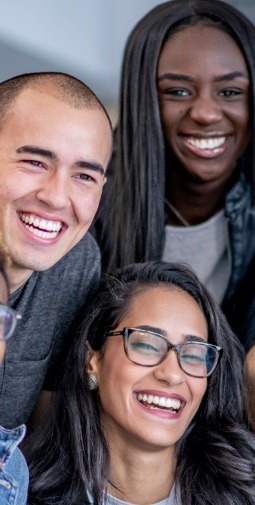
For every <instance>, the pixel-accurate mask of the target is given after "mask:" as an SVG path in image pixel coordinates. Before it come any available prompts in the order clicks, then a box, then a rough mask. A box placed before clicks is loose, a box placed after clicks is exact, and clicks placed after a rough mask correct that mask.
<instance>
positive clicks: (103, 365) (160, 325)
mask: <svg viewBox="0 0 255 505" xmlns="http://www.w3.org/2000/svg"><path fill="white" fill-rule="evenodd" d="M142 325H147V326H148V325H149V326H151V327H152V328H154V329H155V328H157V331H162V332H163V333H164V335H165V336H166V337H167V338H169V340H170V342H171V343H173V344H177V343H181V342H182V341H183V340H184V339H185V337H186V338H187V336H188V335H193V336H197V337H200V338H201V339H203V341H207V338H208V335H207V326H206V321H205V318H204V315H203V313H202V312H201V310H200V308H199V307H198V305H197V304H196V302H195V301H194V300H193V298H192V297H191V296H190V295H188V294H187V293H185V292H183V291H180V290H175V289H169V288H166V287H154V288H147V289H146V290H145V291H143V292H142V293H140V294H138V295H136V297H135V298H134V299H133V300H132V302H131V305H130V308H129V310H128V313H127V314H126V316H125V317H124V318H123V320H122V321H121V322H120V324H119V325H118V326H117V328H116V330H118V329H120V330H121V329H122V328H123V327H124V326H131V327H139V326H142ZM88 371H89V372H90V373H93V374H94V375H96V377H97V379H98V383H99V396H100V403H101V409H102V413H101V419H102V424H103V427H104V431H105V435H106V439H107V443H108V445H109V447H110V453H111V460H112V467H111V482H113V483H114V485H115V486H116V487H117V488H118V489H121V490H122V491H123V492H122V493H120V494H118V493H117V491H116V489H115V490H114V494H116V493H117V496H118V497H119V498H121V499H123V500H126V501H130V502H133V503H135V502H136V503H143V502H144V503H146V502H147V503H154V501H158V500H160V499H163V498H166V496H168V494H169V491H170V489H171V487H172V484H173V472H174V464H175V444H176V442H177V441H178V440H179V439H180V437H181V436H182V435H183V434H184V433H185V431H186V429H187V427H188V426H189V424H190V422H191V420H192V419H193V417H194V415H195V414H196V412H197V410H198V408H199V405H200V403H201V400H202V398H203V395H204V393H205V391H206V387H207V379H206V378H204V379H198V378H194V377H189V376H188V375H186V374H185V373H184V372H183V371H182V370H181V369H180V367H179V365H178V361H177V357H176V354H175V352H174V351H171V352H170V353H169V355H168V356H167V358H166V359H165V361H163V362H162V363H161V364H159V365H157V366H155V367H151V368H149V367H143V366H139V365H136V364H134V363H132V362H131V361H129V360H128V358H127V357H126V355H125V353H124V348H123V340H122V337H121V336H114V337H109V338H108V339H107V342H106V346H105V349H104V352H103V355H102V354H101V353H100V352H96V351H92V350H90V362H89V368H88ZM149 391H150V392H153V393H152V394H153V395H159V396H165V397H170V398H182V400H183V402H184V404H185V406H184V407H183V409H182V411H181V413H180V415H178V416H176V418H175V415H174V414H172V413H169V411H168V412H167V411H166V410H163V409H156V410H155V409H146V408H145V407H144V406H143V405H142V404H141V403H140V402H139V401H138V400H137V398H136V396H135V393H138V392H142V393H146V392H147V393H148V392H149ZM144 458H145V460H144ZM143 461H144V462H143ZM138 468H140V470H138ZM145 469H146V470H145ZM152 472H153V473H152ZM151 475H154V476H155V478H154V479H153V482H152V479H151ZM131 477H132V478H131ZM129 482H132V487H131V488H129V484H128V483H129ZM155 482H156V486H155ZM111 492H112V490H111ZM123 493H124V495H123ZM123 496H124V497H123ZM138 497H139V500H138V501H137V499H138ZM149 497H150V500H151V501H148V499H149ZM152 497H153V501H152ZM134 500H136V501H135V502H134Z"/></svg>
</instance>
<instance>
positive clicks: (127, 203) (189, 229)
mask: <svg viewBox="0 0 255 505" xmlns="http://www.w3.org/2000/svg"><path fill="white" fill-rule="evenodd" d="M254 69H255V27H254V25H253V24H252V23H251V22H250V21H249V20H248V19H247V18H246V17H245V16H244V15H243V14H242V13H241V12H239V11H238V10H236V9H235V8H234V7H232V6H231V5H229V4H227V3H225V2H221V1H220V0H213V1H212V0H173V1H169V2H166V3H162V4H160V5H158V6H157V7H155V8H154V9H152V10H151V11H150V12H149V13H148V14H147V15H145V17H144V18H143V19H141V21H140V22H139V23H138V24H137V26H136V27H135V28H134V30H133V31H132V33H131V34H130V36H129V39H128V41H127V44H126V48H125V53H124V58H123V66H122V78H121V89H120V104H119V109H120V112H119V122H118V124H117V127H116V131H115V146H114V155H113V159H112V162H111V165H110V169H109V174H108V182H107V184H106V186H105V195H104V199H103V201H102V206H101V209H100V210H99V213H98V216H97V221H96V235H97V240H98V242H99V245H100V247H101V251H102V254H103V268H104V269H105V270H106V271H112V270H113V269H114V268H116V267H123V266H125V265H127V264H129V263H132V262H140V261H147V260H153V259H164V260H166V261H181V262H186V263H188V264H189V265H190V266H192V267H193V269H194V270H195V272H196V273H197V275H198V277H199V278H200V280H201V281H202V282H204V283H205V285H206V286H207V287H208V289H209V290H210V291H211V293H212V294H213V295H214V297H215V298H216V300H217V301H218V302H219V303H221V304H222V305H223V307H225V306H226V304H227V302H228V301H229V300H230V299H231V297H232V296H233V294H234V293H235V292H236V290H237V288H238V285H239V283H240V281H241V279H242V278H243V276H244V274H245V272H246V270H247V267H248V265H249V263H250V261H251V259H252V257H253V255H254V252H255V219H254V215H255V210H254V172H255V171H254V164H255V161H254V160H255V149H254V146H255V137H254V103H255V88H254V82H255V79H254V76H255V74H254V72H255V70H254Z"/></svg>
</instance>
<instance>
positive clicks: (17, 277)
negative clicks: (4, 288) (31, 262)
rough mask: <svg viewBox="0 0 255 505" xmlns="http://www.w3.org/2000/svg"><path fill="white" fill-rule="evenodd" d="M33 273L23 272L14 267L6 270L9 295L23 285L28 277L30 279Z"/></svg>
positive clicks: (30, 271) (29, 271)
mask: <svg viewBox="0 0 255 505" xmlns="http://www.w3.org/2000/svg"><path fill="white" fill-rule="evenodd" d="M32 273H33V271H32V270H24V269H20V268H18V267H15V265H11V267H9V268H7V269H6V274H7V278H8V282H9V286H10V294H11V293H14V292H15V291H17V290H18V289H19V288H20V287H21V286H23V284H25V283H26V282H27V280H28V279H29V277H31V275H32Z"/></svg>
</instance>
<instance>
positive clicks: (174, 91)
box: [164, 88, 191, 98]
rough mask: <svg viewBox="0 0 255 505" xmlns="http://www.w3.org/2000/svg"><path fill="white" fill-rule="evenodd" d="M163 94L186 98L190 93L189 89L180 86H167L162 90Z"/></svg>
mask: <svg viewBox="0 0 255 505" xmlns="http://www.w3.org/2000/svg"><path fill="white" fill-rule="evenodd" d="M164 94H166V95H171V96H173V97H177V98H186V97H188V96H190V95H191V93H190V91H188V90H187V89H182V88H168V89H166V90H165V91H164Z"/></svg>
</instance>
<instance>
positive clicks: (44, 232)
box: [19, 212, 63, 239]
mask: <svg viewBox="0 0 255 505" xmlns="http://www.w3.org/2000/svg"><path fill="white" fill-rule="evenodd" d="M19 218H20V220H21V221H22V223H24V225H25V227H26V229H27V230H29V231H30V232H31V233H33V234H34V235H36V237H39V238H45V239H53V238H56V237H57V236H58V235H59V234H60V232H61V230H62V226H63V225H62V223H61V221H48V220H47V219H40V218H39V217H37V216H34V215H33V214H26V213H24V212H20V213H19Z"/></svg>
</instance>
